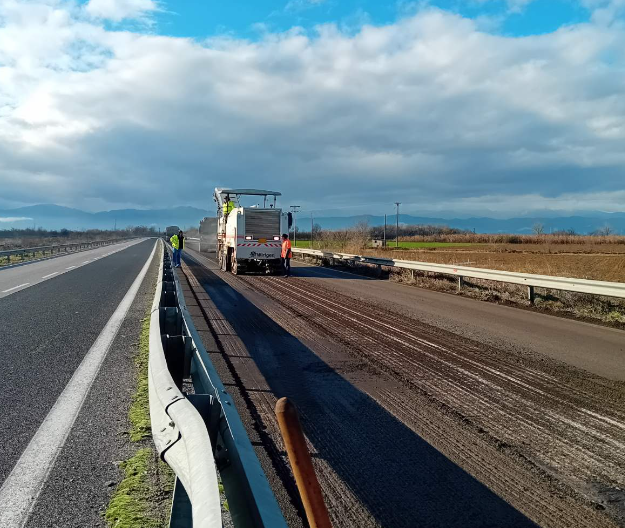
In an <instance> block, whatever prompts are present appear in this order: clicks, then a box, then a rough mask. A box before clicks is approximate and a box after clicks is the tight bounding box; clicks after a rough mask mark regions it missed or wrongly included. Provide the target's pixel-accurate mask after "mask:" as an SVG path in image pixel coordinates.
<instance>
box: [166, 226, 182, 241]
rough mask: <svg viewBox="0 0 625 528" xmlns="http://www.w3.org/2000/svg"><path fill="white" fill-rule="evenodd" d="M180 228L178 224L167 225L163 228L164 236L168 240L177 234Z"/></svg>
mask: <svg viewBox="0 0 625 528" xmlns="http://www.w3.org/2000/svg"><path fill="white" fill-rule="evenodd" d="M178 231H180V228H179V227H178V226H167V227H166V228H165V238H167V240H169V239H170V238H171V237H172V236H174V235H177V234H178Z"/></svg>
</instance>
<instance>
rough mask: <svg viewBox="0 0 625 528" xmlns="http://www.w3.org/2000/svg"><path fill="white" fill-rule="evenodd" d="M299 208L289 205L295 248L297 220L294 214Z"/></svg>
mask: <svg viewBox="0 0 625 528" xmlns="http://www.w3.org/2000/svg"><path fill="white" fill-rule="evenodd" d="M299 208H300V206H299V205H291V211H292V212H293V245H294V246H295V247H297V219H296V213H297V210H298V209H299Z"/></svg>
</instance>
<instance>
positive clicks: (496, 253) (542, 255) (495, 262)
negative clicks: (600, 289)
mask: <svg viewBox="0 0 625 528" xmlns="http://www.w3.org/2000/svg"><path fill="white" fill-rule="evenodd" d="M364 253H365V254H367V255H370V256H377V257H385V258H395V259H402V260H416V261H420V262H436V263H438V264H452V265H457V266H462V265H463V266H471V267H475V268H488V269H497V270H503V271H516V272H521V273H536V274H538V275H554V276H559V277H575V278H579V279H591V280H604V281H613V282H625V255H623V254H622V253H607V252H605V253H604V252H600V253H582V252H579V253H572V252H566V253H565V252H552V253H547V252H544V251H535V252H532V251H524V252H506V251H500V250H499V248H496V249H495V250H490V251H489V250H488V249H481V250H475V249H474V248H468V249H465V248H453V249H449V248H445V249H436V250H428V249H424V250H395V251H390V250H366V251H365V252H364Z"/></svg>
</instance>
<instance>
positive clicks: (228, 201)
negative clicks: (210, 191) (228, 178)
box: [224, 194, 236, 216]
mask: <svg viewBox="0 0 625 528" xmlns="http://www.w3.org/2000/svg"><path fill="white" fill-rule="evenodd" d="M235 207H236V205H235V203H234V202H233V201H232V200H231V199H230V195H229V194H226V199H225V200H224V214H225V215H226V216H228V215H229V214H230V211H232V210H233V209H234V208H235Z"/></svg>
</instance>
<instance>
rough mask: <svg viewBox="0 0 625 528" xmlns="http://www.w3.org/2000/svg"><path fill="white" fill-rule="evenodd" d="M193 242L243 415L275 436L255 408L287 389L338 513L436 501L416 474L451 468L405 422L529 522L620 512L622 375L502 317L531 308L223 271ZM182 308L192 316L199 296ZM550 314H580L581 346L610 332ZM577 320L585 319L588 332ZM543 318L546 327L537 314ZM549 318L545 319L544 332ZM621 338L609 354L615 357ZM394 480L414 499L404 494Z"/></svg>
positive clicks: (421, 509) (328, 277) (325, 276)
mask: <svg viewBox="0 0 625 528" xmlns="http://www.w3.org/2000/svg"><path fill="white" fill-rule="evenodd" d="M188 253H189V254H190V255H192V256H194V257H197V258H198V259H199V261H200V262H201V263H202V264H204V265H206V266H207V267H208V270H206V268H202V267H198V266H197V265H193V264H192V263H190V262H189V263H190V264H191V269H190V272H191V273H192V274H194V275H195V276H196V277H197V280H198V281H199V282H200V284H201V285H202V286H203V287H204V289H205V290H206V291H207V292H208V294H209V296H210V300H209V301H200V300H199V299H198V304H202V303H206V302H208V305H207V309H208V310H209V312H207V313H215V310H219V311H220V312H221V313H222V314H223V318H224V319H225V323H227V324H225V325H224V323H222V322H219V329H218V331H217V332H216V333H217V334H224V335H218V336H217V337H218V338H219V339H222V340H223V341H224V345H223V346H224V351H225V352H224V356H225V357H226V358H228V359H226V363H228V361H229V362H230V367H228V368H227V370H230V371H233V372H232V373H231V374H230V376H231V378H233V379H234V380H240V385H241V391H242V393H247V396H246V398H247V400H246V401H252V402H254V404H255V408H252V409H251V414H250V416H249V420H250V421H251V422H252V423H256V429H257V430H261V431H264V432H265V435H266V436H269V437H271V438H273V439H274V442H276V443H278V446H279V442H280V440H279V433H276V432H275V431H273V430H272V428H271V421H270V420H269V419H266V418H265V417H266V416H270V414H271V398H272V397H280V396H283V395H288V396H290V397H292V398H294V400H295V401H296V403H297V405H298V407H299V408H300V411H301V412H302V413H303V415H304V417H305V420H304V421H305V423H307V424H309V429H308V430H307V434H308V435H309V440H310V441H311V443H312V445H313V446H314V449H315V450H316V452H317V453H318V454H319V456H318V459H316V460H317V461H318V463H319V465H320V467H319V471H320V475H321V476H320V479H321V480H322V483H323V484H322V485H323V486H324V489H332V490H333V497H334V498H336V497H339V496H340V497H341V498H340V499H338V498H336V500H335V501H334V504H333V512H332V514H333V519H334V521H335V525H337V526H338V525H345V526H349V525H350V524H349V522H347V517H346V516H348V515H349V516H351V517H352V520H353V521H354V523H356V524H357V525H359V526H368V525H371V524H372V521H371V519H370V518H368V517H367V513H366V512H367V511H368V512H370V513H371V514H372V515H373V516H375V517H376V518H377V520H378V521H380V522H381V524H382V525H385V526H387V525H388V526H402V525H404V524H402V521H401V520H400V519H401V517H398V516H400V515H401V514H402V513H403V514H404V515H413V516H417V515H419V516H421V515H424V516H426V518H427V516H428V515H431V510H430V509H431V508H436V503H435V502H430V503H429V505H420V504H419V501H420V500H421V499H420V498H418V497H424V496H425V494H424V491H423V489H420V487H419V485H420V484H419V483H422V482H424V481H425V482H430V483H431V485H430V486H429V489H437V488H438V487H441V488H444V485H441V483H440V482H437V481H436V478H435V477H434V476H433V475H436V474H437V473H438V472H439V471H442V472H443V473H445V472H447V473H446V474H447V475H451V474H454V471H453V470H452V469H450V468H447V469H445V463H444V462H443V461H441V460H440V459H438V458H437V456H436V454H435V453H429V454H428V453H427V449H425V448H424V446H423V445H421V444H420V443H419V441H418V439H417V438H415V437H413V436H411V435H410V433H409V431H413V432H414V433H416V435H418V437H419V438H422V439H424V440H426V442H427V443H429V444H430V445H432V446H434V447H435V448H436V449H437V450H439V452H440V453H443V454H444V455H445V456H446V457H448V458H449V459H450V460H452V461H454V462H455V463H456V464H458V466H460V467H461V468H463V469H464V470H466V471H467V472H469V473H470V474H471V475H473V476H474V477H476V478H477V479H478V480H479V481H480V482H482V483H485V484H486V485H487V486H488V487H489V488H490V489H491V490H493V491H495V492H496V493H497V494H498V495H499V496H500V497H503V498H504V499H505V500H506V501H508V502H509V503H510V504H512V505H513V506H514V507H515V508H517V509H519V510H520V511H521V512H523V513H524V514H525V515H527V516H528V517H530V519H532V520H534V521H535V522H537V523H538V524H540V525H548V526H560V527H571V528H572V527H577V526H615V525H619V523H620V522H623V520H624V519H625V494H624V493H623V492H622V491H619V490H622V489H624V488H623V484H625V483H624V482H623V475H622V467H623V464H624V463H625V459H624V458H623V457H624V455H623V452H622V450H621V448H620V447H617V446H622V445H624V443H625V435H624V433H623V431H625V417H624V415H623V408H624V407H623V403H624V402H625V385H624V384H623V383H622V382H619V381H610V380H608V379H606V378H605V377H599V376H596V375H594V374H592V373H590V372H587V371H584V370H580V369H576V368H572V367H571V366H569V365H567V363H566V362H562V361H556V360H553V359H552V358H551V357H550V356H549V355H547V354H542V353H541V349H540V339H538V338H536V339H534V338H531V337H525V336H523V324H522V323H516V324H515V323H514V321H513V319H514V315H515V314H518V315H519V316H521V317H525V316H531V320H534V319H535V320H539V319H540V318H544V316H543V315H542V314H538V313H529V312H526V311H522V310H515V309H511V308H507V307H502V306H498V305H490V304H487V303H480V302H478V301H474V300H471V299H458V298H457V297H455V296H451V295H445V294H440V293H436V292H427V291H425V292H424V291H423V290H419V289H417V288H410V287H407V286H405V285H399V284H394V283H389V282H388V281H377V280H368V279H367V278H364V277H361V276H358V275H353V274H349V273H341V272H339V271H337V270H327V269H321V268H313V267H309V266H302V267H299V266H298V267H297V269H296V270H295V277H292V278H290V279H284V278H279V277H265V276H240V277H234V276H232V275H231V274H229V273H224V272H221V271H219V270H217V266H216V264H215V263H214V261H210V260H207V259H204V258H203V257H201V256H199V255H198V254H197V253H195V252H193V251H188ZM183 271H185V272H186V269H184V268H183ZM376 288H378V289H379V290H376ZM422 293H425V294H431V295H430V297H431V298H432V299H434V301H432V302H433V303H435V302H437V303H438V307H436V308H435V310H434V311H433V312H432V313H431V314H430V313H429V312H428V307H429V306H428V304H427V302H426V301H423V300H421V301H419V303H416V302H415V300H414V299H415V298H419V295H420V294H422ZM403 295H405V296H406V298H405V299H403V300H399V301H398V299H400V297H402V296H403ZM458 300H461V301H468V302H465V303H463V304H456V303H455V301H458ZM415 304H417V305H418V308H417V309H415V306H414V305H415ZM213 305H214V307H213ZM445 305H446V308H445ZM463 306H464V308H463ZM480 307H483V308H484V310H485V311H482V312H480V311H479V310H480ZM471 310H472V311H473V312H475V313H474V314H473V315H471V313H470V312H471ZM500 312H501V313H504V315H503V317H505V318H507V319H510V321H509V322H506V324H508V326H509V327H510V328H511V329H512V330H511V331H510V332H508V335H506V334H505V332H504V331H503V330H501V329H500V328H499V327H498V323H497V322H496V321H493V320H494V319H496V317H497V314H498V313H500ZM192 313H193V315H194V318H195V317H196V314H197V310H196V312H195V313H194V312H192ZM437 319H440V320H442V321H444V322H443V323H441V322H440V321H433V320H437ZM456 319H457V320H459V321H460V322H459V323H456V322H455V320H456ZM546 319H547V321H549V320H551V319H554V320H555V321H553V324H556V325H558V324H559V323H562V324H564V325H572V326H573V327H577V328H578V334H579V335H581V336H582V338H578V339H582V340H581V343H580V344H579V348H577V351H579V352H580V353H581V352H583V349H582V348H581V347H584V346H592V344H593V339H592V335H593V334H592V332H594V331H596V332H597V333H598V334H599V335H608V336H610V337H611V336H612V335H613V333H614V331H612V330H611V329H608V328H603V327H595V326H593V325H586V324H584V323H579V322H576V321H570V320H566V319H558V318H550V317H547V318H546ZM471 320H472V321H473V323H472V324H471V323H470V321H471ZM228 324H229V325H231V326H228ZM525 324H526V326H525V333H530V334H531V332H532V325H531V324H528V323H525ZM536 324H537V323H536ZM472 325H473V326H472ZM475 327H478V328H477V330H476V328H475ZM491 327H492V328H493V331H492V333H489V329H490V328H491ZM585 329H590V332H591V333H590V336H589V337H587V338H586V341H584V340H583V335H584V330H585ZM232 330H234V331H232ZM540 331H541V332H543V333H546V334H548V332H549V330H548V326H546V327H545V328H543V329H541V330H540ZM560 331H561V330H560V327H559V326H556V327H555V329H554V330H552V332H553V334H552V335H550V336H549V337H550V339H551V342H553V343H555V342H557V339H558V337H560V338H561V337H562V336H559V332H560ZM235 333H236V336H237V338H236V339H238V341H237V340H236V339H235V338H234V337H232V335H233V334H235ZM616 335H621V336H622V335H623V333H620V334H619V333H618V332H617V333H616ZM607 340H608V342H609V338H607ZM618 347H619V343H616V344H615V347H614V349H613V350H612V353H611V354H607V355H606V357H607V358H608V359H607V361H609V362H610V361H611V362H612V364H613V365H614V366H615V367H618V366H620V363H619V357H621V356H620V355H619V354H620V350H619V348H618ZM571 348H573V349H574V350H575V348H574V347H571ZM590 350H591V351H592V352H594V350H595V349H594V348H591V349H590ZM565 352H566V351H565V350H562V355H563V356H564V357H566V354H565ZM247 358H249V359H251V360H252V361H250V360H248V359H247ZM215 361H216V362H219V361H221V359H219V358H217V357H216V358H215ZM574 361H575V360H574ZM223 369H224V367H223V366H222V372H224V374H223V376H224V377H227V376H228V372H227V371H224V370H223ZM248 389H249V391H248ZM364 395H366V397H365V396H364ZM239 407H241V409H242V410H241V409H240V412H243V413H244V412H245V411H246V409H245V404H243V405H239V404H237V408H239ZM384 411H385V412H387V413H389V414H390V415H391V416H392V417H393V419H389V418H388V415H387V414H385V412H384ZM272 435H274V436H272ZM261 439H262V437H261ZM364 439H366V441H363V440H364ZM398 439H399V440H398ZM268 446H269V447H267V451H268V452H269V453H271V452H272V447H271V445H270V444H268ZM376 446H379V447H376ZM381 446H384V447H381ZM278 449H279V447H278ZM419 453H421V455H419ZM424 458H425V459H428V460H430V462H431V466H430V467H429V468H427V467H425V466H424V463H423V459H424ZM436 460H438V462H436ZM322 461H323V462H322ZM397 461H400V463H399V464H398V463H397ZM274 464H275V465H276V466H279V464H278V463H277V462H276V461H275V460H274ZM390 474H393V477H389V475H390ZM362 475H367V479H365V480H363V478H362ZM424 475H427V477H424ZM453 481H454V482H456V479H455V477H454V479H453ZM461 481H462V479H461V478H460V479H459V480H458V481H457V482H461ZM369 482H373V483H375V485H374V486H369V485H368V483H369ZM350 494H352V495H351V496H350ZM353 494H355V497H354V495H353ZM443 494H446V497H447V500H449V501H450V502H454V501H456V497H460V499H459V500H460V501H461V500H463V493H462V492H461V491H459V490H458V488H456V489H453V490H452V489H448V490H446V491H445V492H443ZM404 495H405V496H406V500H407V497H408V496H412V497H413V500H414V503H409V502H406V501H403V500H400V499H399V497H401V496H404ZM424 500H425V499H424ZM427 500H430V501H431V499H427ZM484 501H485V502H486V503H488V501H487V500H486V499H484V498H482V499H481V502H479V501H478V503H476V504H475V507H476V508H478V509H479V505H480V504H484ZM458 504H459V503H458ZM363 506H364V508H363ZM467 511H468V510H467ZM603 511H607V512H609V513H608V515H607V516H604V515H603V514H601V513H599V512H603ZM474 513H475V515H476V517H474V518H473V519H472V522H469V521H467V520H464V524H463V522H462V521H463V519H462V518H460V521H458V520H457V517H455V515H456V514H453V513H452V511H451V510H448V511H447V514H448V515H449V516H448V517H437V519H439V520H440V519H444V521H446V525H447V526H451V525H452V524H454V521H455V522H458V524H460V525H463V526H471V525H478V526H482V524H480V519H479V513H478V512H477V511H476V512H474ZM415 518H418V517H415ZM354 523H352V524H354ZM425 524H426V525H430V524H427V523H425ZM405 525H409V526H410V524H409V523H407V524H405ZM432 525H433V524H432ZM495 525H497V524H496V523H495ZM498 525H501V526H504V525H505V526H510V525H512V522H509V523H508V524H506V523H505V522H504V523H499V524H498Z"/></svg>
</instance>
